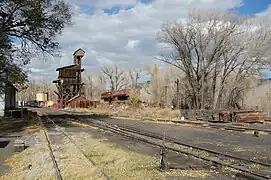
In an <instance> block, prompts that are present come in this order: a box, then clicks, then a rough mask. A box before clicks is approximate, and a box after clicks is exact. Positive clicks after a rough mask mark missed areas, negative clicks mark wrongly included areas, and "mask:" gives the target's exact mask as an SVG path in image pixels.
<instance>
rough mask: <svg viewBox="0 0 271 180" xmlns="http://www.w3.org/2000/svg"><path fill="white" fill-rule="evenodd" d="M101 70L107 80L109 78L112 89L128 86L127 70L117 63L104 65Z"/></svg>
mask: <svg viewBox="0 0 271 180" xmlns="http://www.w3.org/2000/svg"><path fill="white" fill-rule="evenodd" d="M101 71H102V73H103V74H104V75H105V76H106V78H107V80H109V85H110V89H111V90H120V89H123V88H125V87H126V85H127V82H126V79H127V76H126V72H125V71H124V70H122V69H120V68H119V67H118V66H117V65H116V64H115V65H114V66H108V65H104V66H103V67H102V68H101Z"/></svg>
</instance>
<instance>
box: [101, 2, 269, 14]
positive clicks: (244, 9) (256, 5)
mask: <svg viewBox="0 0 271 180" xmlns="http://www.w3.org/2000/svg"><path fill="white" fill-rule="evenodd" d="M153 1H155V0H139V1H138V0H137V2H140V3H143V4H151V3H152V2H153ZM169 1H170V0H169ZM225 1H226V0H225ZM270 4H271V0H243V1H242V6H241V7H236V8H233V10H236V11H238V12H239V13H240V14H248V15H251V16H253V15H255V14H256V13H259V12H262V11H264V10H266V9H267V8H268V5H270ZM133 7H134V5H131V6H127V7H121V6H120V5H116V6H113V7H111V8H105V9H104V12H105V13H107V14H110V15H112V14H117V13H118V12H119V11H120V10H129V9H131V8H133Z"/></svg>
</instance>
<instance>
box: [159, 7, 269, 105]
mask: <svg viewBox="0 0 271 180" xmlns="http://www.w3.org/2000/svg"><path fill="white" fill-rule="evenodd" d="M161 29H162V31H161V34H159V36H158V39H159V40H160V41H161V42H164V43H166V44H168V45H170V46H171V47H173V48H174V53H173V54H172V56H170V57H165V56H161V57H160V58H159V59H160V60H161V61H163V62H166V63H168V64H171V65H173V66H175V67H177V68H179V69H180V70H181V71H183V72H184V74H185V79H187V83H188V87H187V88H188V89H189V90H190V95H191V102H192V103H191V107H193V108H196V109H200V108H205V107H206V106H208V107H212V108H221V107H225V106H232V105H233V104H235V103H236V100H237V99H238V98H239V97H238V98H237V96H238V95H237V93H239V92H241V91H243V88H242V87H241V86H242V85H243V84H242V83H241V82H243V81H244V79H245V78H247V77H249V76H253V75H256V74H259V73H260V71H261V70H262V69H263V68H266V67H267V66H268V65H269V62H270V61H269V57H270V56H268V55H267V53H268V44H269V43H270V42H271V41H270V40H271V31H270V28H267V27H263V26H259V25H258V26H257V27H255V26H254V24H253V23H252V21H251V20H250V19H248V18H244V17H241V16H239V15H238V14H235V13H228V12H217V11H208V12H206V11H193V12H191V13H190V14H189V17H188V21H187V23H182V22H170V23H166V24H163V26H162V28H161ZM230 77H231V78H230ZM233 77H234V78H233ZM230 79H231V81H229V80H230ZM228 83H231V84H232V85H231V88H230V89H229V88H226V87H225V86H226V85H227V84H228ZM225 91H227V92H229V93H225ZM224 94H228V97H227V98H225V97H223V95H224ZM222 99H226V100H225V103H222V102H221V100H222Z"/></svg>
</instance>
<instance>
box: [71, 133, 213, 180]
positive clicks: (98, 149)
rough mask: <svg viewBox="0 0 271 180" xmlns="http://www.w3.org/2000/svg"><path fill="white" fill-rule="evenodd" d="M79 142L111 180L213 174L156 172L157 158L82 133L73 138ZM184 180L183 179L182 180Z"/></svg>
mask: <svg viewBox="0 0 271 180" xmlns="http://www.w3.org/2000/svg"><path fill="white" fill-rule="evenodd" d="M73 138H75V139H76V138H77V139H78V140H80V141H77V142H78V143H80V146H81V147H83V149H84V152H86V154H88V156H90V157H91V158H92V159H93V160H94V161H95V162H96V163H97V164H100V165H103V167H104V169H105V171H106V172H107V173H108V174H109V175H110V176H111V177H112V179H118V180H126V179H129V180H130V179H131V180H133V179H135V180H136V179H150V180H151V179H165V178H166V177H167V176H179V177H190V178H191V177H192V178H207V177H209V176H210V175H211V174H212V173H213V172H212V171H207V170H174V171H170V172H168V173H161V172H160V171H158V166H159V159H160V158H159V157H152V156H148V155H142V154H139V153H136V152H133V151H129V150H126V149H121V148H118V147H117V146H116V145H114V144H109V143H107V142H104V141H106V139H103V140H94V139H92V138H91V137H90V136H89V135H88V134H85V133H82V134H81V135H80V136H77V137H73ZM184 179H185V178H184Z"/></svg>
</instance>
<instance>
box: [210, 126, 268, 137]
mask: <svg viewBox="0 0 271 180" xmlns="http://www.w3.org/2000/svg"><path fill="white" fill-rule="evenodd" d="M205 126H206V127H210V128H216V129H220V128H222V129H225V130H233V131H241V132H244V131H257V132H264V133H268V134H270V135H271V129H259V128H251V127H243V126H234V125H230V126H228V125H221V124H207V125H205Z"/></svg>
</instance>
